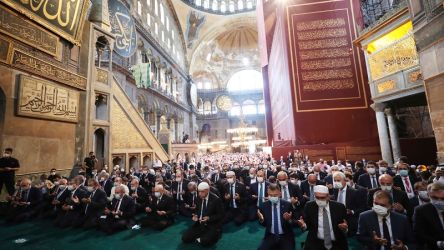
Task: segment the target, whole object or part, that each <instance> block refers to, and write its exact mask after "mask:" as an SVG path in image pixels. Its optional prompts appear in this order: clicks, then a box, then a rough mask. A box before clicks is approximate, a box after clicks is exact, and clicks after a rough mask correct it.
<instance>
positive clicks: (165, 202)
mask: <svg viewBox="0 0 444 250" xmlns="http://www.w3.org/2000/svg"><path fill="white" fill-rule="evenodd" d="M148 207H150V208H151V209H152V212H151V213H156V212H157V211H165V212H166V215H165V216H162V218H166V219H167V220H169V221H174V217H175V216H176V202H175V201H174V199H173V197H171V196H169V195H166V194H164V195H162V196H161V197H160V201H159V204H157V198H156V197H153V200H152V202H150V204H149V205H148ZM156 214H157V213H156Z"/></svg>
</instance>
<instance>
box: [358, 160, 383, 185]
mask: <svg viewBox="0 0 444 250" xmlns="http://www.w3.org/2000/svg"><path fill="white" fill-rule="evenodd" d="M366 170H367V173H365V174H361V175H360V176H359V178H358V183H357V184H358V185H359V186H361V187H365V188H367V189H373V188H377V187H379V183H378V178H379V171H377V169H376V164H375V163H374V162H372V161H369V162H368V163H367V166H366Z"/></svg>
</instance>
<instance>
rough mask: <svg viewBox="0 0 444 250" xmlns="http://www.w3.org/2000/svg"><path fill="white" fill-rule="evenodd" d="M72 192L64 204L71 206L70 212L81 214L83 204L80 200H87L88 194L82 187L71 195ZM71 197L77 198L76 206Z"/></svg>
mask: <svg viewBox="0 0 444 250" xmlns="http://www.w3.org/2000/svg"><path fill="white" fill-rule="evenodd" d="M72 191H74V190H72ZM72 191H71V194H72V195H70V196H68V197H67V198H66V204H68V205H71V206H72V207H73V209H72V211H74V212H82V211H83V209H84V204H83V203H82V202H81V200H82V199H83V198H88V197H89V196H88V193H87V192H86V191H85V190H84V189H83V188H82V187H79V188H77V190H75V192H74V193H72ZM71 197H77V198H79V203H77V204H76V203H74V202H73V201H72V199H71Z"/></svg>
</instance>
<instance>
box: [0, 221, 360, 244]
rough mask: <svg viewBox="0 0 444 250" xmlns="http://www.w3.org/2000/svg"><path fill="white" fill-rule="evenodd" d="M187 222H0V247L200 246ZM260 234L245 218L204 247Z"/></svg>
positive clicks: (256, 239)
mask: <svg viewBox="0 0 444 250" xmlns="http://www.w3.org/2000/svg"><path fill="white" fill-rule="evenodd" d="M190 224H191V222H190V221H189V220H188V219H185V218H183V217H178V219H177V222H176V223H175V224H174V225H173V226H171V227H169V228H167V229H166V230H164V231H162V232H157V231H153V230H151V229H143V228H142V229H140V230H126V231H123V232H120V233H117V234H114V235H112V236H106V235H105V234H103V233H102V232H98V231H95V230H90V231H84V230H80V229H58V228H55V227H54V226H53V225H52V222H51V221H49V220H35V221H32V222H28V223H24V224H20V225H14V226H6V225H5V224H4V223H3V222H0V249H1V250H9V249H14V250H15V249H25V248H26V249H31V250H38V249H45V250H46V249H63V250H71V249H76V250H88V249H119V250H136V249H159V250H169V249H180V250H187V249H204V248H202V247H199V246H198V245H197V244H191V245H184V244H182V242H181V234H182V232H183V231H184V230H185V229H186V228H188V226H189V225H190ZM295 232H296V235H297V238H296V243H297V249H301V242H303V241H304V240H305V237H306V233H301V231H299V230H295ZM263 234H264V229H263V227H261V226H260V225H259V224H258V223H257V222H249V223H246V224H245V225H243V226H241V227H236V226H235V225H234V224H232V223H230V224H228V225H226V226H225V227H224V234H223V236H222V238H221V239H220V240H219V242H218V243H217V244H216V245H215V246H213V247H210V248H208V249H225V250H226V249H231V250H234V249H242V250H250V249H257V247H258V245H259V243H260V241H261V239H262V236H263ZM21 239H25V240H26V241H25V242H23V243H18V242H20V241H23V240H21ZM16 241H18V242H16ZM349 245H350V249H359V248H360V247H359V244H358V243H357V242H356V241H355V240H354V239H351V240H350V241H349Z"/></svg>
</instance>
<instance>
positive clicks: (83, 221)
mask: <svg viewBox="0 0 444 250" xmlns="http://www.w3.org/2000/svg"><path fill="white" fill-rule="evenodd" d="M98 218H99V216H98V215H95V214H90V215H81V216H79V218H78V219H77V221H74V222H73V223H72V226H73V227H77V228H84V229H91V228H95V227H97V225H98Z"/></svg>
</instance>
